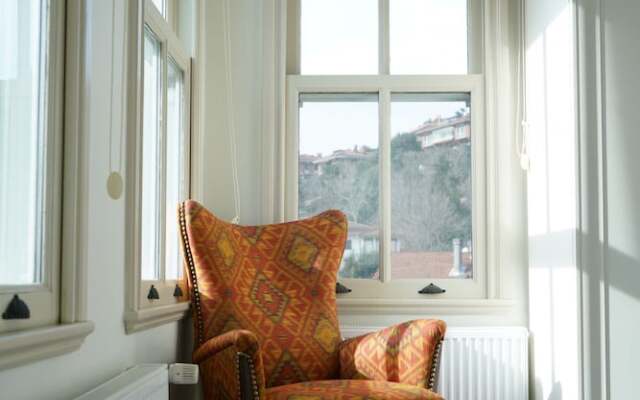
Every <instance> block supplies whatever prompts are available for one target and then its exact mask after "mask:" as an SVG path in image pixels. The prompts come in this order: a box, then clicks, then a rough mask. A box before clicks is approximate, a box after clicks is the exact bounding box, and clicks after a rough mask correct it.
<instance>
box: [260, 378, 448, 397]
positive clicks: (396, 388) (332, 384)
mask: <svg viewBox="0 0 640 400" xmlns="http://www.w3.org/2000/svg"><path fill="white" fill-rule="evenodd" d="M265 397H266V400H363V399H366V400H443V399H442V397H440V396H439V395H437V394H436V393H433V392H430V391H429V390H427V389H422V388H419V387H417V386H411V385H405V384H401V383H391V382H381V381H361V380H335V381H316V382H304V383H296V384H293V385H286V386H280V387H274V388H271V389H267V390H266V392H265Z"/></svg>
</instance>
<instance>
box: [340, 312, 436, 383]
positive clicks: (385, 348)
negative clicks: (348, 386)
mask: <svg viewBox="0 0 640 400" xmlns="http://www.w3.org/2000/svg"><path fill="white" fill-rule="evenodd" d="M446 329H447V328H446V324H445V323H444V321H440V320H424V319H422V320H415V321H409V322H405V323H402V324H398V325H394V326H391V327H389V328H385V329H383V330H381V331H378V332H374V333H369V334H366V335H362V336H358V337H355V338H351V339H348V340H345V341H343V342H342V343H341V344H340V376H341V378H343V379H370V380H382V381H389V382H400V383H406V384H411V385H415V386H420V387H423V388H426V389H429V390H435V385H436V383H437V373H438V371H437V370H438V356H439V354H438V353H439V349H440V345H441V342H442V340H443V338H444V334H445V331H446Z"/></svg>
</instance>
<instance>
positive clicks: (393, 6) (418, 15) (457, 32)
mask: <svg viewBox="0 0 640 400" xmlns="http://www.w3.org/2000/svg"><path fill="white" fill-rule="evenodd" d="M389 8H390V9H389V13H390V15H389V25H390V41H389V43H390V49H389V52H390V58H391V65H390V69H391V73H392V74H466V73H467V69H468V68H467V0H390V3H389Z"/></svg>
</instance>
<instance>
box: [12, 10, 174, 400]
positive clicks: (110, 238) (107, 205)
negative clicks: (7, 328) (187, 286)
mask: <svg viewBox="0 0 640 400" xmlns="http://www.w3.org/2000/svg"><path fill="white" fill-rule="evenodd" d="M115 1H116V4H117V6H118V7H117V9H116V11H117V12H116V16H115V17H116V18H115V21H116V24H115V35H112V31H111V29H112V28H111V12H112V4H113V3H112V0H109V1H106V0H88V1H87V14H88V25H87V30H88V35H89V36H88V38H89V39H88V40H89V44H90V45H89V52H88V54H87V62H88V66H87V70H88V75H89V79H90V81H89V88H88V92H87V93H86V96H85V99H84V102H85V104H87V112H88V114H87V125H88V126H87V129H86V132H85V134H86V135H87V138H88V140H87V142H86V149H85V150H86V151H87V152H88V155H89V156H88V157H87V159H88V160H90V162H89V163H88V165H85V166H84V168H86V170H87V188H88V204H87V206H88V212H87V215H88V221H87V233H88V239H87V243H88V247H87V248H86V251H85V254H86V257H85V259H84V260H82V261H81V262H86V263H87V264H88V290H87V292H88V305H87V308H88V310H87V312H88V318H89V319H90V320H91V321H93V322H94V323H95V331H94V332H93V333H92V334H91V335H89V336H88V338H87V339H86V342H85V343H84V344H83V345H82V347H81V348H80V349H79V350H78V351H76V352H73V353H70V354H67V355H63V356H60V357H55V358H52V359H47V360H44V361H40V362H35V363H32V364H28V365H25V366H22V367H18V368H14V369H10V370H4V371H1V372H0V388H2V389H1V390H0V393H1V394H0V397H1V398H3V399H13V400H19V399H52V400H53V399H68V398H73V397H75V396H76V395H79V394H80V393H82V392H84V391H87V390H88V389H90V388H92V387H94V386H96V385H97V384H99V383H101V382H103V381H105V380H107V379H109V378H111V377H113V376H114V375H116V374H118V373H119V372H121V371H122V370H124V369H125V368H127V367H130V366H132V365H135V364H139V363H154V362H162V363H167V362H172V361H175V360H176V359H178V358H181V353H182V349H183V346H182V345H181V344H182V343H184V341H183V340H182V338H183V334H182V328H181V323H172V324H167V325H163V326H161V327H158V328H154V329H150V330H147V331H143V332H140V333H136V334H132V335H125V332H124V324H123V313H124V310H125V304H124V300H125V282H124V279H125V266H124V236H125V235H124V233H125V230H126V229H127V226H128V224H127V222H126V221H125V208H124V207H125V205H124V202H123V199H124V197H122V198H121V199H120V200H117V201H114V200H111V199H110V198H109V197H108V195H107V192H106V179H107V176H108V173H109V157H110V154H109V147H110V146H109V144H110V140H111V144H112V147H113V152H112V159H113V162H114V163H115V164H117V163H118V160H119V159H120V157H121V156H122V155H123V154H124V153H123V152H124V148H123V149H122V151H123V152H121V151H120V150H119V148H120V143H121V141H122V138H123V136H122V135H123V134H124V132H123V131H122V130H121V129H122V126H123V125H121V123H120V119H121V115H120V109H121V108H120V104H121V101H122V98H123V97H122V91H121V89H122V86H121V75H120V71H121V62H122V57H121V52H120V47H119V44H120V43H121V42H120V41H121V40H122V33H123V21H124V18H123V15H122V10H123V8H122V7H123V5H124V4H125V2H127V1H129V0H115ZM111 40H116V41H117V42H116V51H115V57H114V58H112V57H111V51H110V49H111ZM112 68H115V71H114V73H115V75H114V81H113V84H114V85H115V92H114V101H113V104H112V106H111V107H110V95H111V82H110V79H111V69H112ZM106 110H111V112H107V111H106ZM112 122H113V124H112V130H113V132H112V133H113V134H112V135H111V137H110V125H111V123H112Z"/></svg>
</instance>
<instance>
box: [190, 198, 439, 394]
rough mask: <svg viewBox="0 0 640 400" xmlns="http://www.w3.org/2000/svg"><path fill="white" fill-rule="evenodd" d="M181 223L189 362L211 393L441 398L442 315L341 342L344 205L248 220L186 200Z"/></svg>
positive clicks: (207, 391) (345, 227)
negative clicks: (236, 220)
mask: <svg viewBox="0 0 640 400" xmlns="http://www.w3.org/2000/svg"><path fill="white" fill-rule="evenodd" d="M179 222H180V229H181V240H182V247H183V255H184V259H185V266H186V268H187V274H188V277H189V280H188V286H189V293H190V296H191V301H192V304H193V307H192V310H193V317H194V318H193V320H194V328H195V347H196V349H195V351H194V353H193V360H194V362H196V363H198V364H199V365H200V369H201V373H202V378H203V385H204V394H205V397H206V398H207V399H240V400H285V399H286V400H294V399H295V400H324V399H344V400H347V399H370V400H373V399H387V400H392V399H442V397H440V396H439V395H438V394H436V393H435V392H434V391H433V390H434V385H435V382H436V373H437V365H438V354H439V349H440V345H441V343H442V339H443V337H444V334H445V330H446V326H445V324H444V322H442V321H439V320H416V321H410V322H406V323H403V324H400V325H396V326H393V327H390V328H387V329H384V330H382V331H380V332H377V333H372V334H368V335H363V336H360V337H356V338H352V339H349V340H346V341H343V340H342V338H341V336H340V331H339V325H338V317H337V311H336V294H335V288H336V279H337V273H338V268H339V266H340V261H341V259H342V253H343V250H344V245H345V240H346V237H347V221H346V218H345V216H344V214H342V213H341V212H340V211H335V210H332V211H326V212H324V213H322V214H320V215H317V216H315V217H312V218H307V219H304V220H300V221H295V222H289V223H283V224H274V225H265V226H256V227H248V226H239V225H233V224H230V223H226V222H224V221H221V220H219V219H218V218H216V217H215V216H214V215H213V214H211V213H210V212H209V211H207V210H206V209H205V208H204V207H202V206H201V205H200V204H198V203H197V202H195V201H186V202H185V203H183V204H181V205H180V208H179Z"/></svg>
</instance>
